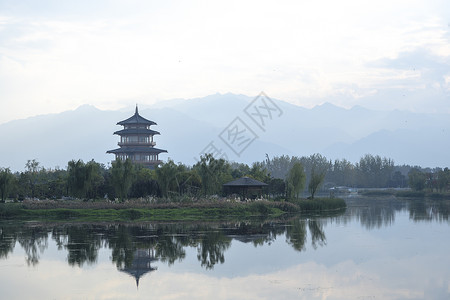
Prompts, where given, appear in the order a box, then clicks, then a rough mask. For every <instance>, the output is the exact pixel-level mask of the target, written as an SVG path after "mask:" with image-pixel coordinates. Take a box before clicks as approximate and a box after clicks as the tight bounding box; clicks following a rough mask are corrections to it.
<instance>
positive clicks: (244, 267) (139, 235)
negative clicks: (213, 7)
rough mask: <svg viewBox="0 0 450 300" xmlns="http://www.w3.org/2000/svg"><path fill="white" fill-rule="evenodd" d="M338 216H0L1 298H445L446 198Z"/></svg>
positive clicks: (448, 284) (378, 202)
mask: <svg viewBox="0 0 450 300" xmlns="http://www.w3.org/2000/svg"><path fill="white" fill-rule="evenodd" d="M347 203H348V208H347V210H346V211H345V212H344V213H341V214H338V215H334V216H307V217H306V216H302V217H299V216H297V217H292V218H290V219H288V220H284V221H265V222H258V221H251V222H250V221H249V222H241V223H217V224H215V223H208V224H205V223H200V224H186V223H183V224H155V223H148V224H139V225H129V224H128V225H126V224H78V225H44V226H42V225H39V224H36V223H32V222H30V223H26V224H15V223H11V222H9V223H5V222H3V223H0V228H1V229H0V293H1V294H0V299H150V298H151V299H450V256H449V255H450V223H449V219H448V214H449V211H450V203H449V201H443V200H439V201H426V202H424V201H423V200H422V201H405V200H398V199H395V198H348V199H347Z"/></svg>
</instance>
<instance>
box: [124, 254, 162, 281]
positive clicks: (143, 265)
mask: <svg viewBox="0 0 450 300" xmlns="http://www.w3.org/2000/svg"><path fill="white" fill-rule="evenodd" d="M156 260H157V259H156V258H155V251H154V250H153V249H136V250H135V251H134V254H133V260H132V261H131V264H130V265H126V266H124V267H120V268H119V271H121V272H124V273H127V274H128V275H130V276H132V277H134V278H135V279H136V287H139V279H140V278H141V277H142V276H144V275H145V274H147V273H149V272H151V271H155V270H157V269H158V268H157V267H152V266H151V263H152V262H153V261H156Z"/></svg>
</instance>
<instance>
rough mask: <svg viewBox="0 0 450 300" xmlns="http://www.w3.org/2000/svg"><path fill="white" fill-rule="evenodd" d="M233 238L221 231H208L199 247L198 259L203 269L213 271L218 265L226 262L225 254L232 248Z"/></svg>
mask: <svg viewBox="0 0 450 300" xmlns="http://www.w3.org/2000/svg"><path fill="white" fill-rule="evenodd" d="M230 244H231V238H230V237H227V236H225V235H224V234H223V232H221V231H208V232H206V233H205V235H204V236H202V238H201V241H200V242H199V244H198V246H197V258H198V260H199V261H200V262H201V264H202V267H206V269H213V268H214V265H215V264H217V263H221V264H223V263H224V261H225V256H224V252H225V250H227V249H228V248H229V247H230Z"/></svg>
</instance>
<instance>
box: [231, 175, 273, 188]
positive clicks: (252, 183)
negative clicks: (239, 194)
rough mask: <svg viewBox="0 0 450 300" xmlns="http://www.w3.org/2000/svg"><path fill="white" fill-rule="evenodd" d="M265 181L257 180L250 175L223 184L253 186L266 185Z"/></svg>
mask: <svg viewBox="0 0 450 300" xmlns="http://www.w3.org/2000/svg"><path fill="white" fill-rule="evenodd" d="M266 185H267V183H264V182H261V181H258V180H256V179H253V178H250V177H242V178H239V179H236V180H233V181H230V182H227V183H225V184H224V186H240V187H254V186H266Z"/></svg>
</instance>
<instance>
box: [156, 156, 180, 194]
mask: <svg viewBox="0 0 450 300" xmlns="http://www.w3.org/2000/svg"><path fill="white" fill-rule="evenodd" d="M177 173H178V168H177V165H176V164H175V163H174V162H173V160H171V159H169V161H168V162H167V163H165V164H162V165H161V166H158V168H157V169H156V179H157V181H158V184H159V187H160V189H161V194H162V196H163V197H166V198H167V197H168V196H169V192H173V191H176V190H177V188H178V184H177V181H176V176H177Z"/></svg>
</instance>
